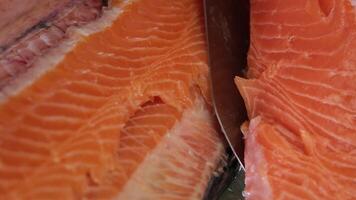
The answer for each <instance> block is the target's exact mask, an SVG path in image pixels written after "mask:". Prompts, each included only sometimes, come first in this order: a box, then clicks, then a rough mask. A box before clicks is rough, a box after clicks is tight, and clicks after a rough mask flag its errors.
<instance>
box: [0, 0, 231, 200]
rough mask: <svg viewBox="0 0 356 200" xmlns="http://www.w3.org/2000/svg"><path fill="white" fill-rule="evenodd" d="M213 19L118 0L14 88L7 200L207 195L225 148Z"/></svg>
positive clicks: (6, 149) (4, 182) (5, 92)
mask: <svg viewBox="0 0 356 200" xmlns="http://www.w3.org/2000/svg"><path fill="white" fill-rule="evenodd" d="M202 16H203V15H202V2H201V1H198V0H183V1H173V0H157V1H150V0H136V1H113V2H112V8H111V9H108V10H104V11H103V13H102V16H101V17H100V18H99V19H97V20H95V21H93V22H90V23H89V24H87V25H84V26H81V27H79V28H71V29H70V30H68V33H66V34H67V35H66V38H65V40H64V41H63V42H62V43H61V44H59V46H57V47H54V48H51V49H50V50H48V51H47V52H46V53H45V54H43V55H42V56H41V57H39V58H36V60H35V61H34V62H33V64H32V65H31V67H30V68H28V69H26V71H25V72H24V73H22V74H19V75H17V76H16V78H14V80H13V81H11V83H8V84H7V85H6V86H5V87H4V88H3V89H2V91H1V104H0V199H36V200H39V199H113V198H114V199H201V198H202V197H203V195H204V192H205V188H206V186H207V183H208V181H209V179H210V178H211V176H212V174H213V172H214V170H215V169H216V168H217V167H218V165H219V163H220V161H221V159H222V157H223V153H224V145H223V143H222V140H221V139H220V137H219V135H218V133H217V131H216V126H215V120H214V118H213V114H212V112H211V109H210V99H209V94H208V91H209V90H208V89H209V88H208V81H207V80H208V69H207V55H206V47H205V41H204V40H205V38H204V27H203V25H204V23H203V18H202Z"/></svg>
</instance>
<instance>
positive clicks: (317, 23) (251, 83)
mask: <svg viewBox="0 0 356 200" xmlns="http://www.w3.org/2000/svg"><path fill="white" fill-rule="evenodd" d="M355 20H356V12H355V8H354V7H353V6H352V2H351V1H349V0H340V1H334V0H301V1H292V0H290V1H289V0H286V1H277V0H270V1H263V0H252V1H251V44H250V50H249V56H248V62H249V69H248V77H249V78H250V79H244V78H240V77H237V78H236V79H235V82H236V84H237V87H238V89H239V91H240V93H241V94H242V96H243V98H244V100H245V103H246V108H247V111H248V115H249V118H250V122H249V125H248V126H247V127H248V128H247V130H246V129H245V132H246V149H245V163H246V170H247V171H246V194H247V199H251V200H254V199H258V200H263V199H274V200H278V199H333V200H335V199H340V200H341V199H342V200H344V199H349V200H351V199H356V190H355V189H356V154H355V152H356V134H355V133H356V104H355V103H356V93H355V91H356V82H355V80H356V21H355ZM245 127H246V126H245Z"/></svg>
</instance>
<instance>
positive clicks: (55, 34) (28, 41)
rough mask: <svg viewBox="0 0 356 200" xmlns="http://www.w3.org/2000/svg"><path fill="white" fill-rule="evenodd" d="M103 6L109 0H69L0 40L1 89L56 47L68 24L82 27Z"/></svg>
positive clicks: (92, 19) (97, 16)
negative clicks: (22, 30) (32, 23)
mask: <svg viewBox="0 0 356 200" xmlns="http://www.w3.org/2000/svg"><path fill="white" fill-rule="evenodd" d="M105 5H108V2H107V1H103V0H71V1H69V2H68V3H67V4H66V5H58V7H55V8H54V10H53V11H51V12H50V13H49V15H47V16H43V19H41V20H40V21H39V22H38V23H37V24H35V25H34V26H32V27H30V28H28V30H26V31H25V32H23V33H22V32H19V33H17V34H15V36H12V37H14V38H13V39H12V40H11V39H10V40H4V42H3V43H1V41H0V88H3V87H4V86H5V85H6V84H7V83H8V82H9V81H10V80H12V79H14V78H15V77H16V76H18V75H19V74H20V73H22V72H24V71H26V70H27V69H28V68H29V67H31V65H32V64H33V62H34V61H35V60H36V58H38V57H40V56H41V55H43V54H44V53H46V52H47V51H48V50H49V49H51V48H53V47H56V46H58V44H59V43H60V42H61V41H62V40H63V39H65V38H66V37H67V34H66V33H67V30H68V29H69V28H70V27H73V26H82V25H84V24H87V23H88V22H91V21H94V20H95V19H97V18H99V17H100V16H101V14H102V8H103V6H105ZM0 6H1V5H0ZM32 12H36V9H35V10H34V11H31V12H29V13H26V14H27V15H31V14H32ZM47 12H48V11H47ZM24 25H26V24H24ZM5 29H6V27H5ZM20 30H21V29H19V31H20ZM4 32H6V30H5V31H4ZM5 36H6V35H5Z"/></svg>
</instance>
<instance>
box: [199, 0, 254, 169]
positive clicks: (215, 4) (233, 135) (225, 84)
mask: <svg viewBox="0 0 356 200" xmlns="http://www.w3.org/2000/svg"><path fill="white" fill-rule="evenodd" d="M204 12H205V27H206V37H207V46H208V53H209V68H210V78H211V88H212V97H213V103H214V109H215V112H216V115H217V118H218V120H219V123H220V126H221V130H222V132H223V133H224V135H225V138H226V140H227V142H228V144H229V146H230V147H231V149H232V152H233V154H234V155H235V156H236V158H237V160H238V162H239V163H240V166H241V167H242V168H243V170H244V166H243V160H244V144H243V135H242V132H241V130H240V126H241V124H242V123H243V122H244V121H245V120H246V119H247V116H246V109H245V105H244V102H243V99H242V97H241V95H240V94H239V92H238V90H237V88H236V86H235V83H234V77H235V76H237V75H238V76H243V75H244V70H245V68H246V65H247V51H248V46H249V0H224V1H219V0H205V1H204Z"/></svg>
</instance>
